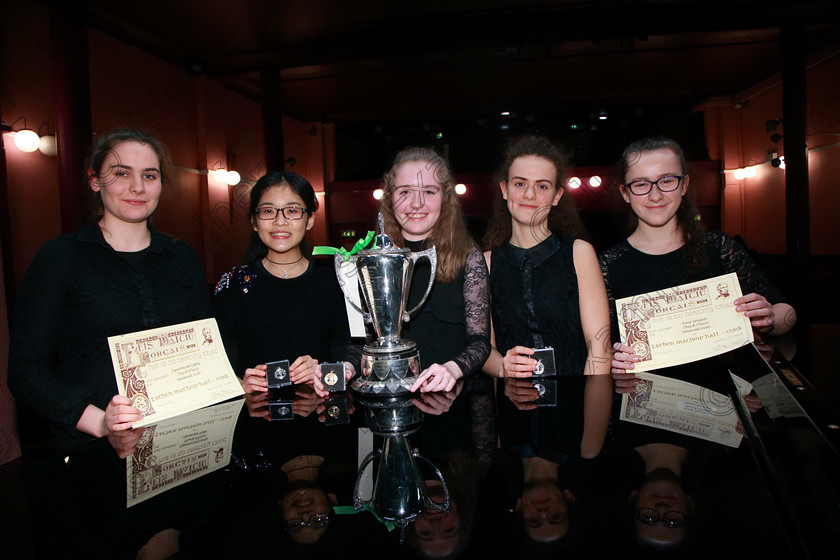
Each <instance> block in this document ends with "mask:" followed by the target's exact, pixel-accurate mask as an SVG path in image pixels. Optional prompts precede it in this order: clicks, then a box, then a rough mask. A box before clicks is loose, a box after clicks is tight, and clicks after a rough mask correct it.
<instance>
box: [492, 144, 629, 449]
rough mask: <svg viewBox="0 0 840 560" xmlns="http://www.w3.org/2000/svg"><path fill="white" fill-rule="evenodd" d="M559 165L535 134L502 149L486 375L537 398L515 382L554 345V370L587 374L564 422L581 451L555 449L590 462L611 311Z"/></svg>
mask: <svg viewBox="0 0 840 560" xmlns="http://www.w3.org/2000/svg"><path fill="white" fill-rule="evenodd" d="M566 165H567V164H566V157H565V154H564V153H563V152H562V151H561V150H560V149H559V148H558V147H557V146H555V145H554V144H553V143H552V142H551V141H550V140H549V139H548V138H545V137H540V136H525V137H520V138H515V139H513V140H512V141H511V143H510V144H509V146H508V148H507V151H506V153H505V157H504V162H503V165H502V168H501V171H500V174H499V175H500V180H499V187H500V193H499V195H500V196H499V200H500V202H498V203H497V205H496V211H495V213H494V215H493V218H492V220H491V222H490V224H489V226H488V232H487V234H486V236H485V249H487V251H486V252H485V254H484V255H485V258H486V260H487V266H488V268H489V270H490V293H491V300H492V316H493V322H492V326H493V349H492V351H491V353H490V357H489V359H488V360H487V362H486V363H485V364H484V371H485V372H486V373H487V374H489V375H491V376H494V377H497V378H503V379H502V383H503V384H504V386H505V392H506V394H508V396H512V395H513V394H515V393H517V394H518V393H519V392H521V391H520V389H522V387H519V386H520V385H522V386H523V387H524V389H526V390H527V391H528V392H533V393H534V396H536V390H535V389H533V388H532V386H531V385H530V381H529V380H527V379H526V380H522V379H518V378H529V377H531V376H532V375H533V374H534V371H535V369H536V368H537V366H538V361H537V360H536V359H534V358H533V357H532V356H533V355H534V352H535V349H539V348H544V347H551V348H553V350H554V356H555V363H556V370H557V371H556V373H557V374H558V375H562V376H582V375H586V376H588V377H587V379H586V383H585V384H580V385H579V386H580V387H581V388H582V389H583V390H582V394H581V395H580V399H576V400H575V401H574V406H577V407H579V414H578V416H577V419H578V420H579V421H578V422H573V423H574V424H575V426H565V427H563V430H565V432H564V433H566V432H567V433H569V434H570V435H569V438H567V439H569V440H572V439H573V440H575V441H576V443H577V444H579V449H577V448H576V449H562V450H559V451H561V452H563V453H565V454H568V455H569V456H572V457H575V456H578V454H579V455H580V456H583V457H586V458H592V457H595V456H597V455H598V454H599V453H600V450H601V447H602V445H603V443H604V439H605V437H606V432H607V427H608V423H609V416H610V400H611V393H612V386H611V383H610V378H609V355H608V351H609V311H608V309H607V294H606V290H605V289H604V282H603V279H602V278H601V274H600V269H599V268H598V260H597V258H596V256H595V250H594V249H593V247H592V245H590V244H589V243H588V242H587V241H585V240H584V239H583V237H584V236H585V234H584V231H583V227H582V225H581V223H580V219H579V217H578V215H577V212H576V211H575V208H574V205H573V203H572V201H571V199H570V198H569V197H568V196H564V195H565V189H564V187H563V182H564V180H565V173H566ZM519 405H520V407H526V408H531V407H533V408H536V405H528V406H526V405H525V404H524V403H521V402H520V403H519ZM500 429H504V427H501V428H500ZM572 432H574V434H572ZM533 452H534V453H539V450H533Z"/></svg>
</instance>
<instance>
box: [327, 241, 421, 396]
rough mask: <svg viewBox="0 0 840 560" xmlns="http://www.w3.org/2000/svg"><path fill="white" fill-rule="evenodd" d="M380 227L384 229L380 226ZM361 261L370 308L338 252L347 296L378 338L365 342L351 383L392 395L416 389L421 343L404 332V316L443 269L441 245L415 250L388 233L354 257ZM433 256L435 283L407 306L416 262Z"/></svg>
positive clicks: (361, 279) (361, 277)
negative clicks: (349, 288) (359, 299)
mask: <svg viewBox="0 0 840 560" xmlns="http://www.w3.org/2000/svg"><path fill="white" fill-rule="evenodd" d="M380 231H383V230H382V229H381V228H380ZM349 258H350V259H352V260H353V261H354V262H355V264H356V272H357V277H358V279H359V286H360V287H361V291H362V295H363V297H364V300H365V305H366V307H367V310H364V309H361V308H359V306H357V305H356V304H355V303H354V301H353V299H352V298H351V297H349V296H348V295H347V292H346V291H344V290H345V284H344V281H343V279H342V275H341V272H340V269H341V265H342V263H343V262H344V259H345V257H344V256H343V255H339V254H337V255H336V256H335V268H336V274H337V275H338V280H339V284H341V289H342V290H343V291H344V297H345V298H346V299H347V301H349V302H350V304H351V305H352V306H353V307H354V308H355V309H356V310H357V311H359V312H360V313H361V314H362V315H363V317H364V318H365V321H366V322H368V323H372V324H373V328H374V331H375V333H376V340H375V341H373V342H371V343H370V344H365V347H364V350H363V353H362V371H361V375H360V376H358V377H357V378H356V379H354V380H353V381H352V382H351V384H350V386H351V388H352V389H353V390H355V391H357V392H359V393H364V394H369V395H381V396H383V397H390V396H393V395H399V394H406V393H409V392H410V389H411V386H412V385H413V384H414V382H415V381H416V380H417V378H418V377H419V375H420V359H419V353H418V351H417V344H416V343H415V342H414V341H412V340H407V339H403V338H400V331H401V330H402V323H403V321H408V320H409V319H410V318H411V315H412V314H413V313H414V312H415V311H417V310H418V309H419V308H420V307H421V306H422V305H423V304H424V303H425V302H426V298H427V297H428V296H429V292H430V291H431V289H432V284H433V282H434V278H435V271H436V270H437V253H436V252H435V248H434V247H432V248H429V249H426V250H425V251H418V252H411V251H409V250H408V249H402V248H400V247H397V246H395V245H394V244H393V243H391V238H390V236H388V234H386V233H381V234H380V235H378V236H376V238H375V245H374V247H373V248H372V249H364V250H362V251H359V252H358V253H357V254H355V255H351V256H350V257H349ZM422 258H427V259H429V262H430V263H431V269H432V270H431V276H430V278H429V285H428V286H427V287H426V291H425V293H424V294H423V297H422V299H421V300H420V302H419V303H418V304H417V305H416V306H415V307H414V308H413V309H410V310H408V311H406V304H407V300H408V293H409V288H410V286H411V278H412V273H413V271H414V265H415V264H416V263H417V261H418V260H419V259H422Z"/></svg>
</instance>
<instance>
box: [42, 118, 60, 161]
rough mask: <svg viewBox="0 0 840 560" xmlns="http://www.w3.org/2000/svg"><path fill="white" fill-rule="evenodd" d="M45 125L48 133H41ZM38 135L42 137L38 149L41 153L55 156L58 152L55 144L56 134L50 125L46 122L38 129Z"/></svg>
mask: <svg viewBox="0 0 840 560" xmlns="http://www.w3.org/2000/svg"><path fill="white" fill-rule="evenodd" d="M45 126H46V127H47V133H46V134H41V130H42V129H43V128H44V127H45ZM38 136H40V137H41V142H40V143H39V144H38V149H39V150H40V151H41V153H42V154H44V155H45V156H50V157H55V155H56V154H57V153H58V148H57V146H56V144H55V134H53V133H52V132H50V126H49V125H48V124H47V123H46V122H45V123H44V124H42V125H41V127H40V128H39V129H38Z"/></svg>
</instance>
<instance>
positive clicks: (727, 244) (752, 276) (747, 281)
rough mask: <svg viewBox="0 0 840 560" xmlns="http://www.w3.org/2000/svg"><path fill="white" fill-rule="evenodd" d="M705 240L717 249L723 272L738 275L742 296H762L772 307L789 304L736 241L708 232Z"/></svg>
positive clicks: (718, 233)
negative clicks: (754, 294) (778, 304)
mask: <svg viewBox="0 0 840 560" xmlns="http://www.w3.org/2000/svg"><path fill="white" fill-rule="evenodd" d="M707 239H708V242H709V243H712V244H713V245H714V246H716V247H717V248H719V250H720V259H721V262H722V263H723V268H724V270H726V271H727V272H735V273H737V274H738V282H740V283H741V291H742V292H743V293H744V294H751V293H756V294H759V295H762V296H764V297H765V298H767V301H769V302H770V303H771V304H774V305H775V304H777V303H790V302H789V301H788V299H787V298H786V297H785V296H784V295H783V294H782V292H781V291H780V290H779V289H778V288H777V287H776V285H775V284H773V282H772V281H771V280H770V279H769V278H768V277H767V275H765V274H764V272H763V271H762V270H761V268H759V266H758V265H757V264H756V262H755V260H753V258H752V256H750V254H749V252H747V250H746V249H744V247H743V246H742V245H740V244H739V243H738V242H737V241H735V240H734V239H732V238H731V237H729V236H728V235H726V234H725V233H721V232H708V233H707Z"/></svg>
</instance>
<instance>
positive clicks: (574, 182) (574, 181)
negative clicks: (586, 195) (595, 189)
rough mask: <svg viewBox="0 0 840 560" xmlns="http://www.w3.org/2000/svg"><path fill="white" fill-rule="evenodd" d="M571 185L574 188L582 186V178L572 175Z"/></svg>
mask: <svg viewBox="0 0 840 560" xmlns="http://www.w3.org/2000/svg"><path fill="white" fill-rule="evenodd" d="M569 187H571V188H573V189H576V188H578V187H580V179H579V178H577V177H572V178H571V179H569Z"/></svg>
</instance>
